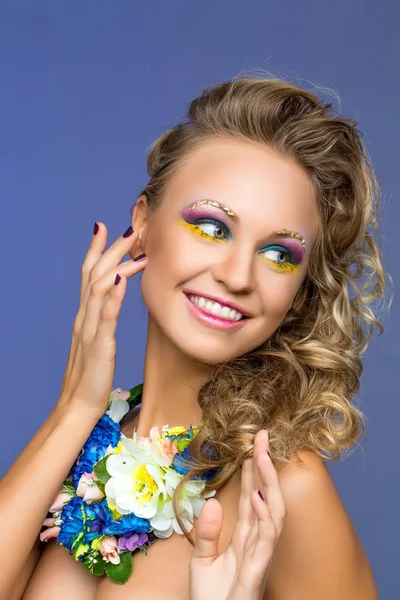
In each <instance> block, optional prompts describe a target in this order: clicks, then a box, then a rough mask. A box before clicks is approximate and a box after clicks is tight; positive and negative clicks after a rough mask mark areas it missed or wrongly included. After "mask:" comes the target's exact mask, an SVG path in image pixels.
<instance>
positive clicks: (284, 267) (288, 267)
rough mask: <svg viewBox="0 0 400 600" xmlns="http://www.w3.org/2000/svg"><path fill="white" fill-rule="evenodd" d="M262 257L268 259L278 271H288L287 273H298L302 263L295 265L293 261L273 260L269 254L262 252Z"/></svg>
mask: <svg viewBox="0 0 400 600" xmlns="http://www.w3.org/2000/svg"><path fill="white" fill-rule="evenodd" d="M260 256H261V258H263V259H264V260H267V261H268V262H269V263H270V264H271V265H272V266H273V267H276V268H277V269H278V271H286V272H287V273H296V272H297V271H298V270H299V267H300V265H294V264H292V263H278V262H275V261H274V260H271V259H270V258H268V257H267V256H263V255H262V254H260Z"/></svg>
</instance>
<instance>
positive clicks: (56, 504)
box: [49, 490, 72, 513]
mask: <svg viewBox="0 0 400 600" xmlns="http://www.w3.org/2000/svg"><path fill="white" fill-rule="evenodd" d="M71 497H72V494H70V493H68V492H64V491H63V490H61V491H59V492H58V494H57V496H56V497H55V498H54V501H53V504H52V505H51V506H50V508H49V512H51V513H54V512H58V511H59V510H61V509H62V507H63V506H64V504H67V503H68V502H69V501H70V500H71Z"/></svg>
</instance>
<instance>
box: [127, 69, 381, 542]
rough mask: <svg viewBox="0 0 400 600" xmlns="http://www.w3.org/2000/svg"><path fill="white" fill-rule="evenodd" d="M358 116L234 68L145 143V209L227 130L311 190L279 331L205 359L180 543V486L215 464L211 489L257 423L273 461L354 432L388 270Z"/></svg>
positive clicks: (319, 449)
mask: <svg viewBox="0 0 400 600" xmlns="http://www.w3.org/2000/svg"><path fill="white" fill-rule="evenodd" d="M357 125H358V123H357V121H354V120H352V119H346V118H343V117H341V116H339V115H338V114H337V113H335V112H334V111H333V110H332V104H324V103H323V102H322V101H321V100H320V99H319V98H318V97H317V96H316V95H314V94H312V93H311V92H309V91H307V90H305V89H303V88H302V87H299V86H297V85H295V84H293V83H291V82H288V81H285V80H283V79H282V78H279V77H277V76H269V77H264V76H259V77H257V76H255V77H242V76H236V77H235V78H233V79H232V80H230V81H226V82H223V83H219V84H217V85H214V86H212V87H210V88H207V89H205V90H204V91H203V92H202V93H201V94H200V96H199V97H198V98H196V99H194V100H193V101H192V102H191V103H190V105H189V108H188V112H187V118H186V119H185V120H184V121H183V122H181V123H179V124H177V125H176V126H174V127H173V128H172V129H170V130H168V131H166V132H165V133H164V134H163V135H161V137H159V138H158V139H157V140H156V141H155V142H154V143H153V144H152V146H151V149H150V153H149V155H148V158H147V169H148V174H149V177H150V180H149V182H148V184H147V185H146V187H145V188H144V189H143V190H142V191H141V192H140V193H139V196H140V195H142V194H145V195H146V197H147V199H148V204H149V207H150V208H151V209H154V210H155V209H156V208H157V207H158V206H159V205H160V203H161V202H162V200H163V195H164V192H165V190H166V187H167V186H168V182H169V180H170V178H171V177H172V175H175V174H176V173H177V172H178V171H179V168H180V167H181V166H182V165H183V164H184V162H185V159H186V158H188V157H189V155H190V153H191V152H192V151H194V150H195V149H196V147H198V146H199V145H201V144H202V143H203V142H204V141H207V140H210V139H215V138H224V139H225V138H229V137H231V138H234V139H242V140H245V141H252V142H257V143H261V144H265V145H266V146H268V147H269V148H273V149H275V150H276V151H278V152H279V153H280V154H281V155H282V156H284V157H288V158H290V159H292V160H295V161H297V163H298V164H299V165H301V166H302V167H303V169H304V170H305V172H306V173H307V174H308V176H309V178H310V180H311V182H312V183H313V186H314V189H315V190H316V197H317V201H318V208H319V213H320V221H321V225H322V226H321V228H320V232H319V236H318V238H317V241H316V243H315V245H314V248H313V250H312V253H311V256H310V262H309V268H308V272H307V275H306V277H305V279H304V281H303V283H302V285H301V287H300V289H299V290H298V293H297V295H296V297H295V300H294V303H293V306H292V308H291V309H290V310H289V311H288V313H287V315H286V316H285V318H284V320H283V321H282V323H281V324H280V326H279V327H278V329H277V330H276V331H275V332H274V333H273V335H271V336H270V338H269V339H267V340H266V341H265V342H264V343H263V344H261V345H260V346H259V347H257V348H255V349H254V350H253V351H251V352H249V353H247V354H245V355H244V356H241V357H239V358H236V359H233V360H230V361H227V362H225V363H223V364H219V365H216V366H215V367H213V368H212V371H211V377H210V379H209V380H208V381H207V382H206V383H205V385H203V387H202V388H201V390H200V392H199V396H198V402H199V404H200V407H201V408H202V414H203V425H204V427H203V428H202V429H201V430H200V432H199V434H198V435H197V437H196V438H195V439H194V441H193V442H192V444H191V455H192V459H191V460H190V461H189V463H188V464H189V465H190V471H189V472H188V473H187V474H186V475H185V476H184V477H183V479H182V481H181V483H180V485H179V486H178V488H177V490H176V492H175V494H174V498H173V502H174V509H175V512H176V513H178V521H179V523H180V526H181V528H182V530H183V532H184V534H185V536H186V537H187V539H188V540H189V541H190V543H191V544H193V540H192V539H191V537H190V536H189V534H188V531H187V529H186V527H185V523H184V522H183V521H182V518H181V516H179V510H177V506H178V505H177V502H178V501H179V497H180V493H181V491H182V486H183V485H184V484H185V483H186V482H187V481H188V480H189V479H190V478H191V477H193V476H196V475H197V476H198V475H201V473H203V472H205V471H207V470H209V469H217V471H216V472H217V475H216V477H214V479H213V480H212V481H211V482H210V483H208V484H207V485H206V488H205V491H207V490H209V489H212V488H214V489H217V490H218V489H220V488H221V487H222V486H223V485H224V484H225V483H226V482H227V481H228V480H229V478H230V477H231V476H232V474H233V473H234V472H235V471H236V470H237V469H238V467H240V465H241V463H242V461H243V460H244V459H245V458H247V457H250V456H251V455H252V451H253V442H254V437H255V434H256V433H257V431H259V430H260V429H263V428H266V429H268V430H269V435H270V452H271V455H272V459H273V461H274V464H275V466H277V467H278V468H279V466H280V465H283V464H285V463H289V462H293V461H294V460H297V459H298V457H297V452H298V451H299V450H301V449H309V450H312V451H314V452H315V453H317V454H318V455H319V456H320V457H322V458H324V459H327V460H337V459H338V458H339V457H340V456H341V452H342V451H344V450H350V449H352V448H354V446H355V445H356V443H357V442H359V441H361V439H362V438H363V437H364V434H365V418H364V415H363V413H362V412H361V410H360V409H359V408H357V407H356V405H355V402H354V401H353V402H352V399H354V396H355V395H356V393H357V392H358V390H359V385H360V376H361V373H362V369H363V366H362V362H361V358H360V357H361V355H362V353H363V352H364V351H365V350H366V348H367V347H368V345H369V343H370V340H371V338H372V334H373V327H374V326H376V327H377V328H378V329H379V332H380V333H379V334H381V333H382V332H383V330H384V328H383V326H382V324H381V323H380V321H378V319H377V317H376V311H375V312H374V310H373V309H372V308H371V306H370V305H371V303H372V302H374V301H376V300H377V299H379V298H381V297H383V295H384V292H385V289H386V281H385V276H386V275H387V277H388V278H389V280H390V281H392V278H391V277H390V275H389V274H388V273H386V272H385V270H384V267H383V264H382V260H381V254H380V250H379V246H378V244H377V242H376V241H375V240H374V237H373V234H374V233H375V234H376V236H377V238H378V242H380V241H381V235H380V231H379V225H378V211H379V208H380V204H381V197H380V187H379V183H378V179H377V177H376V175H375V173H374V170H373V167H372V164H371V161H370V159H369V157H368V153H367V150H366V148H365V146H364V145H363V142H362V140H361V138H362V135H363V134H362V133H361V132H360V131H359V130H358V129H357V127H356V126H357ZM389 306H390V303H389ZM216 398H218V402H216V401H215V399H216ZM347 454H350V452H348V453H347ZM300 462H301V461H300Z"/></svg>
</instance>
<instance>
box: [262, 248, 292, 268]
mask: <svg viewBox="0 0 400 600" xmlns="http://www.w3.org/2000/svg"><path fill="white" fill-rule="evenodd" d="M267 253H270V256H266V254H267ZM261 254H262V255H263V256H265V258H267V259H268V260H271V261H272V262H273V263H275V264H276V266H277V267H279V268H281V269H285V270H293V267H294V265H295V264H296V262H295V260H294V259H293V255H292V253H291V252H290V250H288V249H287V248H282V246H271V247H270V248H268V249H267V250H262V251H261Z"/></svg>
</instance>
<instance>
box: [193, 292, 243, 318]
mask: <svg viewBox="0 0 400 600" xmlns="http://www.w3.org/2000/svg"><path fill="white" fill-rule="evenodd" d="M188 298H189V300H190V301H191V302H193V304H196V306H198V307H199V308H201V309H202V310H204V312H208V313H210V314H212V315H215V316H217V317H220V318H221V319H227V320H228V321H239V319H241V318H242V317H243V315H242V313H240V312H238V311H237V310H235V309H234V308H229V306H222V305H221V304H220V303H219V302H213V301H212V300H209V299H208V298H203V296H193V294H190V295H189V296H188Z"/></svg>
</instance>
